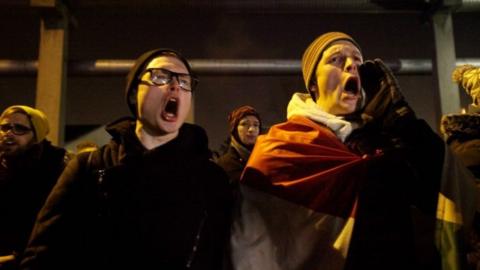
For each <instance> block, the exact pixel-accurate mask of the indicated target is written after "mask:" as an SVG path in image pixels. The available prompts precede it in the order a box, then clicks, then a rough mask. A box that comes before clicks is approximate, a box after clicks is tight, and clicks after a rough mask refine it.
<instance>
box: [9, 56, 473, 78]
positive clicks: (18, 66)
mask: <svg viewBox="0 0 480 270" xmlns="http://www.w3.org/2000/svg"><path fill="white" fill-rule="evenodd" d="M133 63H134V61H133V60H92V61H71V62H69V63H68V74H69V75H70V76H109V75H112V76H124V75H125V74H127V72H128V71H129V70H130V68H131V67H132V66H133ZM190 63H191V64H192V66H193V69H194V70H195V72H197V73H198V74H200V75H212V76H213V75H229V76H245V75H298V74H300V73H301V64H300V61H299V60H286V59H268V60H263V59H250V60H238V59H222V60H216V59H209V60H206V59H193V60H191V61H190ZM385 63H386V64H387V66H389V67H390V68H391V69H392V71H393V72H394V73H396V74H398V75H431V74H432V61H431V60H430V59H397V60H385ZM464 64H470V65H474V66H478V67H480V58H457V60H456V65H457V66H459V65H464ZM37 68H38V63H37V61H20V60H7V59H3V60H1V59H0V76H34V75H35V74H36V73H37Z"/></svg>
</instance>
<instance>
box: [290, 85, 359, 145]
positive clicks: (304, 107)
mask: <svg viewBox="0 0 480 270" xmlns="http://www.w3.org/2000/svg"><path fill="white" fill-rule="evenodd" d="M294 115H299V116H303V117H307V118H308V119H310V120H312V121H315V122H317V123H321V124H324V125H325V126H327V127H328V128H330V129H331V130H332V131H333V132H335V135H337V137H338V138H339V139H340V140H341V141H342V142H343V141H345V138H346V137H347V136H348V135H350V133H352V130H353V128H352V124H351V123H350V122H348V121H345V120H343V117H340V116H335V115H333V114H329V113H327V112H324V111H322V110H321V109H320V108H319V107H318V106H317V104H316V103H315V101H313V99H312V98H311V97H310V94H306V93H295V94H293V96H292V99H291V100H290V102H289V103H288V107H287V119H290V117H292V116H294Z"/></svg>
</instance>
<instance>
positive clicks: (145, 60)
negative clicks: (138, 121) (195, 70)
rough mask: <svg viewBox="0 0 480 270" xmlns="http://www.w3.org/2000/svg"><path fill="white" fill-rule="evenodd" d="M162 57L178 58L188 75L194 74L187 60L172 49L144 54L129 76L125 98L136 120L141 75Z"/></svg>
mask: <svg viewBox="0 0 480 270" xmlns="http://www.w3.org/2000/svg"><path fill="white" fill-rule="evenodd" d="M162 55H171V56H173V57H176V58H178V59H179V60H180V61H182V63H183V64H184V65H185V67H186V68H187V70H188V73H189V74H191V75H193V74H192V68H191V67H190V64H189V63H188V61H187V59H186V58H185V57H184V56H183V55H181V54H180V53H179V52H177V51H175V50H172V49H165V48H160V49H155V50H151V51H148V52H146V53H144V54H142V55H141V56H140V57H138V59H137V60H136V61H135V64H134V65H133V67H132V69H130V72H129V73H128V75H127V87H126V88H125V98H126V100H127V105H128V108H129V109H130V112H132V114H133V116H135V118H136V117H137V90H138V83H139V81H140V78H139V76H140V74H141V73H142V72H143V71H144V70H145V68H146V67H147V66H148V64H149V63H150V62H151V61H152V60H153V59H154V58H157V57H159V56H162Z"/></svg>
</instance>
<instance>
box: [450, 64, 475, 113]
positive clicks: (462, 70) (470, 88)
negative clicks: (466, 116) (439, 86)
mask: <svg viewBox="0 0 480 270" xmlns="http://www.w3.org/2000/svg"><path fill="white" fill-rule="evenodd" d="M452 79H453V81H454V82H456V83H458V84H459V85H460V86H462V88H463V89H465V91H466V92H467V94H468V95H470V96H471V97H472V100H473V104H475V105H477V106H478V105H480V68H478V67H475V66H472V65H463V66H459V67H457V68H456V69H455V70H454V71H453V73H452Z"/></svg>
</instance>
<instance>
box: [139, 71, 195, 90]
mask: <svg viewBox="0 0 480 270" xmlns="http://www.w3.org/2000/svg"><path fill="white" fill-rule="evenodd" d="M147 72H148V73H150V79H149V80H142V79H141V77H143V75H144V74H145V73H147ZM174 77H175V78H176V79H177V82H178V85H179V86H180V88H182V89H183V90H185V91H189V92H192V91H193V90H194V89H195V86H196V85H197V83H198V79H197V78H196V77H195V76H193V75H190V74H185V73H177V72H173V71H170V70H168V69H164V68H147V69H146V70H145V71H144V72H142V73H141V74H140V82H141V83H145V84H147V85H150V86H162V85H166V84H170V83H171V82H172V80H173V78H174Z"/></svg>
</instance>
